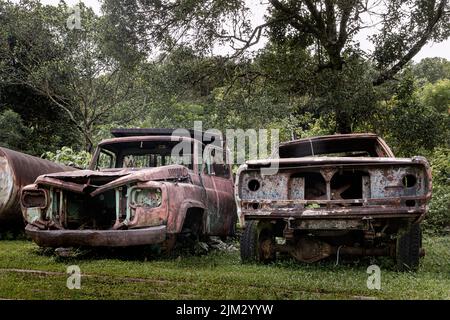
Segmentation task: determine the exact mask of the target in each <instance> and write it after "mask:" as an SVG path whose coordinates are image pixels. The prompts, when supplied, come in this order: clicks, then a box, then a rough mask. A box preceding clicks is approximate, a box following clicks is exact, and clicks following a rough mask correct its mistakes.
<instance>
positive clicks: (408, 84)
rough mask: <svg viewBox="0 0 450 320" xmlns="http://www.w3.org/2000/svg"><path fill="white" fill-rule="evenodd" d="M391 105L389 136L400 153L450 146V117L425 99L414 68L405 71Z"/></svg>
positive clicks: (428, 151) (412, 152) (414, 153)
mask: <svg viewBox="0 0 450 320" xmlns="http://www.w3.org/2000/svg"><path fill="white" fill-rule="evenodd" d="M387 108H389V111H390V112H389V114H388V118H387V119H385V122H386V123H387V124H388V132H387V134H386V138H387V140H388V142H389V143H390V144H391V146H392V147H393V149H394V151H395V152H396V154H397V155H398V156H408V157H409V156H413V155H426V154H428V153H430V151H432V150H433V149H434V148H435V147H448V141H449V138H450V136H449V133H450V131H449V129H448V128H449V127H450V117H449V116H448V115H446V114H444V115H443V114H442V113H441V112H440V111H439V110H438V109H436V108H434V107H433V106H431V105H427V104H424V103H423V100H422V99H421V98H420V91H419V90H418V88H417V86H416V81H415V79H414V77H413V75H412V72H411V70H410V69H407V70H406V71H405V72H404V74H403V75H402V80H401V81H400V83H399V84H398V88H397V94H396V95H394V96H393V97H392V98H391V99H390V101H388V103H387Z"/></svg>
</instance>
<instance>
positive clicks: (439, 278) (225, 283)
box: [0, 237, 450, 300]
mask: <svg viewBox="0 0 450 320" xmlns="http://www.w3.org/2000/svg"><path fill="white" fill-rule="evenodd" d="M424 247H425V250H426V256H425V258H424V259H423V260H422V262H421V266H420V269H419V271H418V272H415V273H408V272H406V273H400V272H396V271H394V270H393V266H392V263H391V262H390V260H389V259H378V260H373V259H368V258H365V259H360V260H349V261H344V262H341V263H340V264H339V265H338V266H335V261H334V260H331V259H330V260H328V261H323V262H319V263H315V264H301V263H297V262H296V261H293V260H290V259H286V260H282V261H279V262H277V263H275V264H272V265H243V264H241V262H240V258H239V252H218V251H216V252H211V253H210V254H208V255H204V256H189V255H183V256H179V257H174V258H167V257H158V258H155V257H153V258H151V257H150V258H149V257H147V256H145V255H142V254H135V255H127V256H123V255H119V256H117V255H112V254H94V255H93V254H92V253H91V254H87V255H86V254H85V255H79V256H77V257H75V258H60V257H57V256H56V255H54V254H51V253H48V252H45V251H43V250H41V249H39V248H38V247H37V246H36V245H35V244H33V243H32V242H28V241H0V298H3V299H121V300H123V299H359V298H376V299H450V238H449V237H432V238H427V239H425V240H424ZM372 263H376V264H378V265H379V266H380V268H381V272H382V273H381V290H369V289H367V285H366V282H367V278H368V276H369V275H368V274H367V273H366V269H367V267H368V266H369V265H370V264H372ZM69 265H78V266H79V267H80V268H81V272H82V274H83V277H82V280H81V289H80V290H76V289H74V290H69V289H68V288H67V287H66V281H67V277H68V275H67V274H66V270H67V267H68V266H69ZM27 270H35V271H45V272H48V273H45V272H29V271H27Z"/></svg>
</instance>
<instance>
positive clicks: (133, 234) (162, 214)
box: [21, 129, 237, 250]
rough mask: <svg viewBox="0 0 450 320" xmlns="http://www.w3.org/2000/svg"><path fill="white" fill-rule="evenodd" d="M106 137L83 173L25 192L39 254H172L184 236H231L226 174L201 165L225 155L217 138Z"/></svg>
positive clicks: (45, 180)
mask: <svg viewBox="0 0 450 320" xmlns="http://www.w3.org/2000/svg"><path fill="white" fill-rule="evenodd" d="M112 133H113V135H114V136H115V137H114V138H112V139H108V140H105V141H102V142H101V143H100V144H99V145H98V147H97V149H96V151H95V153H94V155H93V158H92V162H91V164H90V167H89V169H88V170H79V171H74V172H62V173H55V174H46V175H42V176H40V177H38V178H37V179H36V181H35V182H34V184H32V185H29V186H27V187H25V188H24V189H23V191H22V198H21V206H22V212H23V216H24V218H25V220H26V222H27V226H26V229H25V230H26V233H27V234H28V235H29V236H30V237H31V238H32V239H33V240H34V241H35V242H36V243H37V244H38V245H39V246H43V247H55V248H56V247H83V246H87V247H128V246H139V245H151V244H157V245H161V246H163V247H165V248H166V249H169V250H170V249H171V248H173V245H174V244H175V243H176V240H177V238H180V237H182V236H183V237H184V236H188V237H195V238H200V237H204V236H209V235H210V236H219V237H227V236H230V235H233V234H234V231H235V225H236V221H237V214H236V205H235V201H234V190H233V189H234V183H233V175H232V171H231V167H230V165H227V164H225V163H224V161H216V160H214V159H217V157H212V156H211V159H210V160H209V161H207V160H205V161H203V155H214V153H215V152H217V154H219V153H223V150H224V148H225V147H223V148H222V147H220V146H218V144H217V143H211V141H216V139H221V138H220V137H218V136H213V137H209V138H208V139H204V137H205V136H204V135H203V134H202V133H200V134H197V133H198V132H194V131H193V130H190V131H188V133H189V134H180V135H177V133H176V132H174V130H172V129H116V130H112ZM216 142H217V141H216ZM222 142H223V141H222ZM181 145H182V146H183V147H181V148H180V146H181ZM222 145H223V144H222ZM175 148H178V149H179V150H178V149H177V150H178V151H177V152H174V151H175Z"/></svg>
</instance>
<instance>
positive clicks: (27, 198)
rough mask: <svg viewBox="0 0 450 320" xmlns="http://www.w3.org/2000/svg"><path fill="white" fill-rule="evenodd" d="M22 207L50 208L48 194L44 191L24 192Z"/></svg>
mask: <svg viewBox="0 0 450 320" xmlns="http://www.w3.org/2000/svg"><path fill="white" fill-rule="evenodd" d="M22 206H23V207H25V208H41V209H45V208H46V207H47V206H48V197H47V193H46V192H45V191H44V190H24V191H23V193H22Z"/></svg>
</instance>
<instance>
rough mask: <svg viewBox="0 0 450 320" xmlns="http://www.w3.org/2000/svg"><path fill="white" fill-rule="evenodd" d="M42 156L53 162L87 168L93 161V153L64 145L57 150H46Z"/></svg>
mask: <svg viewBox="0 0 450 320" xmlns="http://www.w3.org/2000/svg"><path fill="white" fill-rule="evenodd" d="M41 157H42V158H44V159H47V160H50V161H53V162H57V163H61V164H64V165H67V166H74V167H77V168H82V169H84V168H87V167H88V166H89V163H90V161H91V154H90V153H89V152H87V151H79V152H77V151H74V150H73V149H72V148H69V147H62V148H61V149H60V150H57V151H56V152H50V151H49V152H45V153H44V154H43V155H42V156H41Z"/></svg>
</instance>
